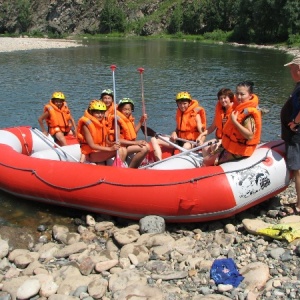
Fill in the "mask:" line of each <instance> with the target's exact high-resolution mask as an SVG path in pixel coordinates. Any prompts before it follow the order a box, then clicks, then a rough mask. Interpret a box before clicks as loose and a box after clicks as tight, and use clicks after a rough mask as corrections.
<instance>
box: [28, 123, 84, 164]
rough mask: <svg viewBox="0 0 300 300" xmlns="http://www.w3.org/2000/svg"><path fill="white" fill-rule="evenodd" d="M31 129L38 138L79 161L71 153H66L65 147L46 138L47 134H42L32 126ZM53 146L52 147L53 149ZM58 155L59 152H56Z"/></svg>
mask: <svg viewBox="0 0 300 300" xmlns="http://www.w3.org/2000/svg"><path fill="white" fill-rule="evenodd" d="M32 131H33V132H34V133H35V134H36V135H37V136H38V137H39V138H40V139H42V140H43V141H44V142H45V143H46V144H48V145H51V146H55V148H57V149H59V150H60V151H61V152H63V153H64V154H65V155H66V156H69V157H70V158H72V159H73V160H74V161H76V162H79V160H78V159H77V158H76V157H74V156H73V155H72V154H70V153H68V152H67V151H66V150H65V149H63V148H62V147H61V146H59V145H58V144H57V143H55V142H54V141H52V140H51V139H49V138H48V136H46V135H44V134H43V133H42V132H41V131H40V130H38V129H37V128H32ZM55 148H53V149H54V150H55ZM58 155H59V154H58Z"/></svg>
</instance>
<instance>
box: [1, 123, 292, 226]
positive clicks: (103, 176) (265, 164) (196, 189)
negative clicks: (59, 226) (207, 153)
mask: <svg viewBox="0 0 300 300" xmlns="http://www.w3.org/2000/svg"><path fill="white" fill-rule="evenodd" d="M35 130H36V129H33V128H31V127H25V126H24V127H14V128H6V129H2V130H0V189H2V190H3V191H6V192H8V193H10V194H13V195H15V196H18V197H22V198H24V199H30V200H36V201H41V202H46V203H49V204H55V205H62V206H66V207H73V208H79V209H83V210H87V211H90V212H96V213H104V214H109V215H113V216H120V217H124V218H130V219H140V218H142V217H144V216H147V215H159V216H161V217H163V218H164V219H165V220H166V221H167V222H202V221H209V220H216V219H221V218H226V217H230V216H232V215H235V214H236V213H238V212H241V211H243V210H245V209H247V208H249V207H251V206H253V205H256V204H258V203H260V202H262V201H265V200H267V199H269V198H271V197H273V196H274V195H276V194H278V193H280V192H281V191H282V190H284V189H285V188H286V187H287V186H288V184H289V182H290V174H289V172H288V170H287V168H286V163H285V159H284V143H283V141H282V140H278V141H272V142H269V143H266V144H262V145H260V146H259V147H258V148H257V149H256V150H255V153H254V154H253V155H252V156H251V157H250V158H247V159H244V160H241V161H238V162H230V163H226V164H223V165H221V166H213V167H193V168H191V167H189V168H182V166H181V167H180V169H177V168H176V164H177V160H178V159H177V160H176V157H175V158H174V161H172V160H170V159H167V160H166V162H165V163H164V162H162V163H161V168H160V167H158V169H152V168H150V167H149V168H147V167H146V168H144V169H129V168H118V167H113V166H99V165H90V164H81V163H78V162H77V160H78V159H79V155H80V149H79V145H78V144H75V145H70V146H66V147H59V148H54V147H53V146H52V145H51V143H50V144H49V143H48V142H47V141H45V139H44V138H42V137H41V136H40V135H39V134H36V132H35ZM46 140H48V139H46ZM60 148H61V149H60ZM59 152H60V153H59ZM39 153H44V154H41V155H39ZM47 153H48V154H47ZM49 153H51V155H50V154H49ZM48 155H49V157H48ZM185 156H186V157H184V155H181V156H180V158H181V159H182V158H184V159H185V158H187V159H188V158H189V157H191V156H192V155H191V154H190V153H187V154H186V155H185ZM192 159H193V158H192ZM170 162H171V165H173V166H174V169H173V170H170V169H168V170H165V169H164V168H165V167H164V165H165V164H168V165H170ZM168 168H169V167H168Z"/></svg>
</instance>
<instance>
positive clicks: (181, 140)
mask: <svg viewBox="0 0 300 300" xmlns="http://www.w3.org/2000/svg"><path fill="white" fill-rule="evenodd" d="M158 135H160V136H162V135H161V134H158ZM164 136H166V137H168V138H170V137H171V136H170V135H167V134H164ZM175 140H176V141H180V142H185V143H190V144H192V145H199V143H197V142H195V141H190V140H186V139H182V138H178V137H177V138H175Z"/></svg>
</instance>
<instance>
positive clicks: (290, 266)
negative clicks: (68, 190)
mask: <svg viewBox="0 0 300 300" xmlns="http://www.w3.org/2000/svg"><path fill="white" fill-rule="evenodd" d="M295 201H296V196H295V189H294V184H293V183H291V185H290V186H289V188H288V189H287V190H285V191H284V192H282V193H281V194H279V195H278V196H277V197H274V198H272V199H270V200H268V201H266V202H264V203H262V204H260V205H257V206H255V207H253V208H251V209H249V210H247V211H246V212H243V213H240V214H238V215H236V216H235V217H232V218H229V219H224V220H220V221H214V222H206V223H191V224H165V223H164V220H163V219H162V218H160V217H157V216H148V217H145V218H143V219H142V220H140V221H139V222H137V221H136V222H135V221H130V220H123V219H118V218H112V217H108V216H100V215H94V216H93V215H85V216H82V217H81V218H76V219H74V224H75V225H76V228H77V229H76V230H75V231H70V229H69V228H68V227H66V226H62V225H60V224H53V225H50V226H49V225H45V224H43V223H41V224H40V226H38V228H37V230H36V232H33V233H27V234H24V232H23V234H20V231H18V229H15V230H16V231H15V234H13V233H12V232H11V233H10V235H9V237H8V238H7V237H6V238H4V235H3V234H2V233H3V231H5V229H3V228H2V233H1V238H0V300H8V299H31V300H33V299H34V300H37V299H39V300H44V299H45V300H46V299H50V300H56V299H57V300H69V299H70V300H71V299H85V300H92V299H103V300H108V299H118V300H123V299H124V300H125V299H126V300H127V299H132V300H133V299H148V300H150V299H151V300H159V299H166V300H177V299H178V300H179V299H180V300H182V299H186V300H201V299H218V300H226V299H237V300H243V299H245V300H246V299H247V300H252V299H270V300H271V299H272V300H274V299H299V298H300V289H299V288H300V271H299V268H298V266H299V263H300V239H298V238H297V236H298V235H299V237H300V232H297V230H296V229H295V227H294V226H296V225H298V226H299V224H300V216H297V215H287V214H288V213H289V212H291V206H292V204H293V203H295ZM277 224H285V225H287V228H294V229H295V230H294V231H293V235H292V236H293V239H292V241H291V240H290V242H288V241H287V240H286V239H285V238H283V239H274V238H272V237H270V236H266V235H262V234H258V233H257V230H258V229H262V228H266V227H270V226H274V225H277ZM12 230H14V229H12ZM21 239H22V244H20V240H21ZM219 259H225V260H228V259H232V260H233V262H234V263H235V264H236V271H237V272H238V273H239V274H240V276H242V279H243V280H242V281H241V282H240V283H239V284H238V285H237V286H234V285H233V284H228V282H226V281H224V283H222V281H221V282H218V283H216V282H215V281H214V280H213V278H212V276H211V271H212V266H213V264H214V262H215V261H218V260H219ZM231 274H232V275H231ZM227 275H228V274H227ZM229 275H230V276H233V275H234V274H233V273H229ZM233 278H234V277H232V278H231V279H233Z"/></svg>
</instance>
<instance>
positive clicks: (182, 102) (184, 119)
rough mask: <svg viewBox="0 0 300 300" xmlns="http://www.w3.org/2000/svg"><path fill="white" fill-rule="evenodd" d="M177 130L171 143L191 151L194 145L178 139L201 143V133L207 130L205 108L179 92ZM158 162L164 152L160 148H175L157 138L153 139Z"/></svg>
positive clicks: (187, 94)
mask: <svg viewBox="0 0 300 300" xmlns="http://www.w3.org/2000/svg"><path fill="white" fill-rule="evenodd" d="M175 100H176V104H177V111H176V124H177V126H176V129H175V131H173V132H172V134H171V137H170V142H173V143H177V144H179V145H180V146H183V148H185V149H191V148H192V147H193V145H192V144H191V143H189V142H184V143H181V142H179V141H177V140H176V139H177V138H181V139H185V140H190V141H196V142H200V141H201V135H200V134H201V133H202V132H203V131H204V130H205V129H206V114H205V110H204V108H203V107H201V106H199V103H198V101H197V100H194V99H192V96H191V95H190V93H188V92H179V93H178V94H177V95H176V98H175ZM151 143H152V146H153V149H154V156H155V159H156V160H161V159H162V150H161V148H160V146H164V147H166V148H171V149H172V148H173V149H174V146H173V145H171V144H169V143H167V142H166V141H162V140H158V139H156V137H153V138H151Z"/></svg>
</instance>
